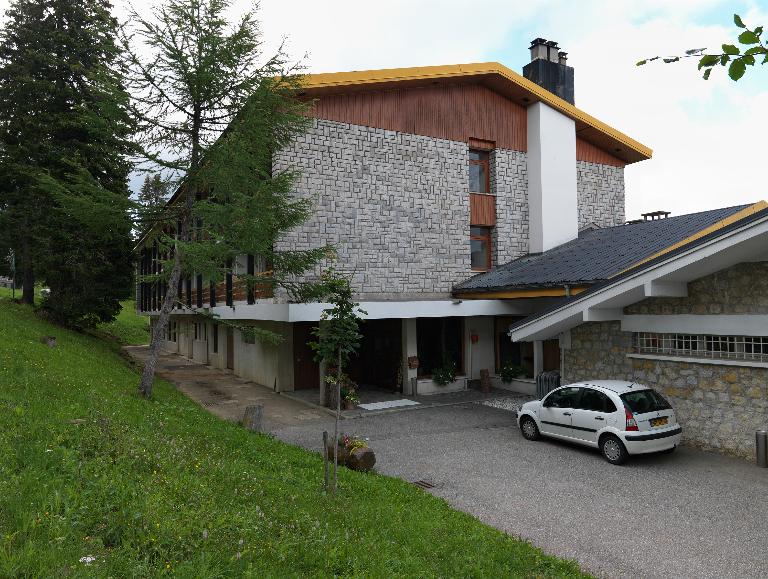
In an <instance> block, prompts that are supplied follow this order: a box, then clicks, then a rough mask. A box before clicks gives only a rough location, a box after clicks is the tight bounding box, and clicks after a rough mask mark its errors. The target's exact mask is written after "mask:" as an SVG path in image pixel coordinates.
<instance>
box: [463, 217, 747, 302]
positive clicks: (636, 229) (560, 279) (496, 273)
mask: <svg viewBox="0 0 768 579" xmlns="http://www.w3.org/2000/svg"><path fill="white" fill-rule="evenodd" d="M747 207H749V205H738V206H736V207H726V208H723V209H714V210H712V211H702V212H701V213H691V214H689V215H678V216H676V217H668V218H666V219H658V220H655V221H642V222H640V223H629V224H626V225H617V226H615V227H606V228H603V229H588V230H585V231H582V232H581V233H579V237H578V238H577V239H574V240H573V241H569V242H568V243H564V244H563V245H559V246H558V247H555V248H552V249H550V250H549V251H545V252H543V253H536V254H530V255H526V256H524V257H521V258H518V259H516V260H514V261H511V262H509V263H507V264H504V265H500V266H498V267H495V268H493V269H492V270H491V271H488V272H485V273H481V274H478V275H476V276H474V277H471V278H470V279H468V280H467V281H464V282H462V283H460V284H457V285H456V286H454V288H453V289H454V292H459V293H460V292H464V291H486V290H506V289H525V288H541V287H553V286H563V285H590V284H594V283H597V282H600V281H603V280H606V279H608V278H610V277H612V276H614V275H616V274H618V273H620V272H622V271H624V270H625V269H627V268H628V267H630V266H632V265H634V264H636V263H637V262H639V261H642V260H643V259H646V258H648V257H650V256H652V255H655V254H656V253H658V252H660V251H662V250H664V249H667V248H668V247H670V246H671V245H674V244H675V243H678V242H680V241H682V240H684V239H686V238H688V237H690V236H691V235H693V234H695V233H698V232H699V231H701V230H702V229H705V228H707V227H709V226H711V225H714V224H715V223H717V222H718V221H721V220H723V219H726V218H727V217H729V216H731V215H733V214H734V213H737V212H739V211H741V210H742V209H745V208H747Z"/></svg>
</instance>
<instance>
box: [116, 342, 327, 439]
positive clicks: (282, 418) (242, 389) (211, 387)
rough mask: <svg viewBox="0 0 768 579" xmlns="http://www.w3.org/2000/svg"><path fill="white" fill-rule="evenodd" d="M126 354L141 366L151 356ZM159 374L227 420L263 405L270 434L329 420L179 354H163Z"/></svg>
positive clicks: (138, 349) (133, 349) (134, 349)
mask: <svg viewBox="0 0 768 579" xmlns="http://www.w3.org/2000/svg"><path fill="white" fill-rule="evenodd" d="M125 350H126V351H127V352H128V354H130V355H131V357H133V358H134V359H136V360H138V361H140V362H143V361H144V360H145V359H146V357H147V354H148V352H149V348H148V347H147V346H128V347H126V348H125ZM157 374H158V375H159V376H162V377H163V378H165V379H166V380H168V381H169V382H172V383H173V384H175V385H176V387H177V388H178V389H179V390H181V391H182V392H184V393H185V394H186V395H187V396H189V397H190V398H191V399H192V400H194V401H196V402H198V403H199V404H201V405H202V406H204V407H205V408H206V409H208V410H209V411H210V412H212V413H213V414H215V415H216V416H219V417H220V418H223V419H225V420H231V421H235V422H239V421H240V420H241V419H242V418H243V412H244V411H245V408H246V406H250V405H252V404H263V405H264V428H265V430H267V431H272V430H276V429H278V428H285V427H289V426H295V425H298V424H304V423H306V422H311V421H316V420H322V419H324V418H329V415H328V413H327V412H326V411H324V410H322V409H319V408H312V407H311V406H309V405H307V404H304V403H302V402H300V401H298V400H294V399H292V398H288V397H287V396H282V395H280V394H277V393H276V392H274V391H273V390H271V389H269V388H266V387H265V386H261V385H259V384H256V383H255V382H249V381H247V380H243V379H242V378H239V377H237V376H235V375H234V374H232V373H231V372H227V371H224V370H219V369H216V368H211V367H210V366H203V365H202V364H196V363H194V362H190V361H188V360H186V359H185V358H182V357H181V356H179V355H177V354H162V355H161V356H160V359H159V360H158V362H157Z"/></svg>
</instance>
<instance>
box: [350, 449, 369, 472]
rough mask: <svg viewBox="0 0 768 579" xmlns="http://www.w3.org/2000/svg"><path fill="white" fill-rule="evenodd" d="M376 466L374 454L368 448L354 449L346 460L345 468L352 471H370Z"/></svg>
mask: <svg viewBox="0 0 768 579" xmlns="http://www.w3.org/2000/svg"><path fill="white" fill-rule="evenodd" d="M374 464H376V454H375V453H374V452H373V450H371V449H370V448H367V447H366V448H356V449H355V450H353V451H352V452H351V453H350V454H349V457H348V458H347V466H348V467H349V468H351V469H352V470H362V471H365V470H371V469H372V468H373V465H374Z"/></svg>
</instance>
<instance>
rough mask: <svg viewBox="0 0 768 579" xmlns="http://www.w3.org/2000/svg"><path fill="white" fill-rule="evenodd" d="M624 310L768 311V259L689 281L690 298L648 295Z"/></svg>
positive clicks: (667, 312) (666, 312) (671, 312)
mask: <svg viewBox="0 0 768 579" xmlns="http://www.w3.org/2000/svg"><path fill="white" fill-rule="evenodd" d="M624 311H625V313H627V314H642V315H649V314H651V315H653V314H656V315H659V314H663V315H682V314H697V315H717V314H768V262H765V261H760V262H752V263H739V264H737V265H734V266H733V267H729V268H728V269H723V270H721V271H718V272H715V273H713V274H712V275H708V276H706V277H702V278H701V279H697V280H695V281H692V282H690V283H689V284H688V297H685V298H647V299H645V300H643V301H641V302H638V303H636V304H633V305H631V306H629V307H627V308H625V310H624ZM766 335H768V328H766Z"/></svg>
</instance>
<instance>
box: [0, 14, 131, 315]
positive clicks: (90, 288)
mask: <svg viewBox="0 0 768 579" xmlns="http://www.w3.org/2000/svg"><path fill="white" fill-rule="evenodd" d="M110 8H111V5H110V4H109V2H107V1H106V0H85V1H83V0H15V1H14V2H13V4H12V5H11V8H10V9H9V10H8V12H7V24H6V26H5V28H4V29H3V31H2V33H0V181H1V182H2V185H0V187H1V188H2V191H1V193H2V200H0V210H1V211H0V232H2V233H0V235H1V236H2V238H1V239H0V243H2V244H3V245H5V246H8V247H12V248H14V249H15V251H16V254H17V255H18V256H20V261H21V268H22V271H23V275H22V278H23V286H24V299H25V301H29V302H32V300H33V287H34V282H35V280H36V279H37V280H41V281H43V282H44V283H46V284H47V285H48V286H49V287H50V289H51V293H50V297H49V298H47V299H46V300H45V303H44V307H45V308H46V310H47V311H48V312H49V314H50V315H51V316H53V317H54V318H56V319H58V320H60V321H62V322H65V323H68V324H71V325H78V326H82V325H91V324H93V323H95V322H97V321H102V320H110V319H112V318H114V316H115V315H116V314H117V312H119V308H120V304H119V299H121V298H124V297H126V296H127V295H128V294H129V292H130V278H131V265H130V263H131V220H130V214H129V207H130V201H129V192H128V187H127V175H128V172H129V171H130V169H131V164H130V162H129V161H128V155H129V154H130V153H131V151H132V150H133V148H132V145H131V141H130V136H131V134H132V132H133V123H132V121H131V117H130V116H129V114H128V110H129V108H128V105H129V97H128V94H127V92H126V91H125V89H124V87H123V82H122V77H121V52H120V49H119V47H118V45H117V44H116V42H115V37H116V33H117V28H118V25H117V22H116V20H115V19H114V18H113V17H112V16H111V15H110Z"/></svg>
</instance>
